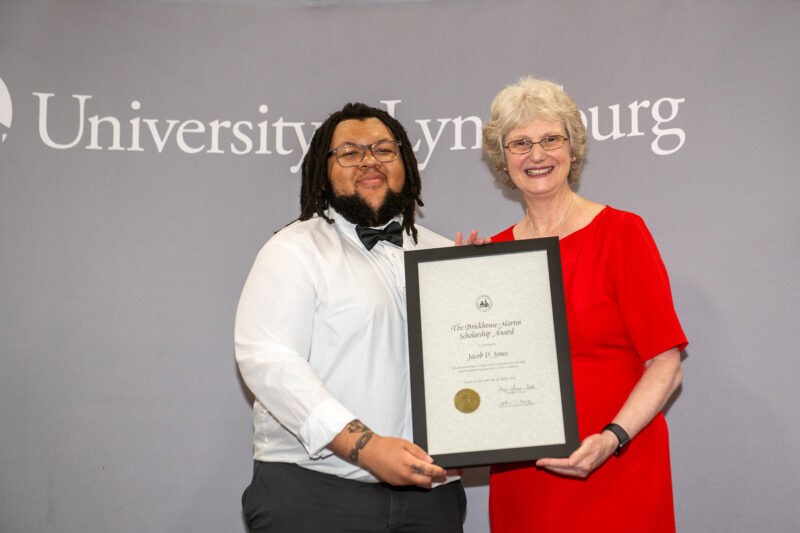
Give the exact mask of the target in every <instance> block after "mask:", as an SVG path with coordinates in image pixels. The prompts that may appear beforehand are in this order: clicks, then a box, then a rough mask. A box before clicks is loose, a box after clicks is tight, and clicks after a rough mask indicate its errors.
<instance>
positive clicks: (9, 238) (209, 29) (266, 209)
mask: <svg viewBox="0 0 800 533" xmlns="http://www.w3.org/2000/svg"><path fill="white" fill-rule="evenodd" d="M798 25H800V3H798V2H797V1H796V0H765V1H762V2H747V1H741V0H735V1H711V0H699V1H693V2H688V1H674V0H673V1H666V0H665V1H656V0H646V1H643V2H637V3H631V2H623V1H608V2H596V3H595V2H580V1H577V0H565V1H561V2H550V3H545V2H523V1H491V2H490V1H479V0H475V1H461V2H456V1H428V2H425V1H404V2H400V1H395V2H377V1H352V2H347V1H340V2H337V1H325V2H322V1H321V2H312V1H308V2H302V1H295V2H292V1H289V0H285V1H275V2H269V1H266V0H239V1H235V0H227V1H225V0H218V1H213V0H208V1H201V0H197V1H189V0H186V1H180V0H174V1H167V0H165V1H155V0H153V1H147V0H128V1H122V0H120V1H116V2H114V1H110V0H107V1H101V0H32V1H21V0H19V1H13V0H0V80H2V82H3V83H2V84H1V85H0V138H1V137H2V134H5V140H4V141H2V142H0V295H2V296H1V297H0V350H1V351H2V372H0V428H2V429H0V431H1V432H2V437H0V531H2V532H3V533H6V532H8V533H30V532H53V533H55V532H57V533H86V532H92V533H101V532H107V531H115V532H120V533H123V532H125V533H134V532H136V533H139V532H142V531H147V532H184V531H204V532H213V533H217V532H225V533H227V532H234V533H236V532H243V531H244V527H243V524H242V519H241V511H240V506H239V495H240V494H241V491H242V489H243V488H244V486H245V485H246V483H247V481H248V479H249V475H250V469H251V451H252V448H251V424H252V421H251V410H250V405H249V402H250V400H251V398H250V396H249V393H248V392H246V389H245V388H244V387H243V386H242V384H241V382H240V380H239V377H238V374H237V369H236V365H235V362H234V359H233V348H232V325H233V316H234V311H235V306H236V303H237V300H238V297H239V292H240V290H241V286H242V284H243V282H244V278H245V276H246V274H247V272H248V270H249V268H250V265H251V263H252V260H253V259H254V257H255V254H256V252H257V250H258V249H259V247H260V246H261V245H262V244H263V243H264V242H265V241H266V240H267V239H268V238H269V236H270V235H271V234H272V232H274V231H275V230H277V229H278V228H280V227H282V226H283V225H284V224H286V223H287V222H289V221H291V220H292V219H293V218H294V217H296V215H297V213H298V192H299V174H298V173H296V172H295V173H293V172H292V167H293V166H295V165H296V164H297V163H298V162H299V161H300V158H301V157H302V153H303V142H307V141H308V139H310V136H311V133H312V131H313V127H314V126H313V124H312V122H319V121H322V120H324V118H325V117H326V116H327V115H328V114H329V113H330V112H332V111H333V110H335V109H338V108H339V107H341V106H342V105H343V104H344V103H345V102H346V101H351V100H361V101H364V102H367V103H369V104H373V105H379V106H386V105H387V104H381V101H399V102H397V103H395V104H388V105H394V106H395V114H396V116H397V117H398V118H399V119H400V120H401V121H402V122H403V123H404V124H405V125H406V126H407V129H408V130H409V134H410V137H411V139H412V141H420V145H419V150H418V157H419V159H420V161H425V163H426V164H425V167H424V170H423V172H422V175H423V180H424V188H423V195H424V200H425V207H424V208H423V209H422V216H421V219H420V221H421V223H422V224H424V225H425V226H427V227H429V228H431V229H434V230H436V231H438V232H440V233H443V234H445V235H448V236H451V237H452V236H453V235H454V234H455V232H456V231H457V230H471V229H473V228H478V229H480V230H481V232H482V233H483V234H485V235H489V234H492V233H494V232H496V231H498V230H501V229H503V228H505V227H507V226H508V225H510V224H511V223H512V222H514V221H516V220H517V219H519V218H520V217H521V215H522V210H521V206H520V203H519V200H518V198H516V197H515V196H514V195H511V194H507V193H504V192H503V191H502V190H501V189H500V188H498V187H497V186H496V185H495V184H494V183H493V180H492V178H491V176H490V174H489V171H488V168H487V166H486V163H485V162H484V161H483V160H482V158H481V152H480V150H479V149H476V148H475V121H476V120H485V119H486V116H487V115H488V108H489V104H490V102H491V99H492V97H493V96H494V94H496V92H497V91H498V90H500V89H501V88H502V87H503V86H505V85H506V84H508V83H512V82H514V81H516V80H517V79H518V78H520V77H521V76H524V75H528V74H533V75H536V76H539V77H544V78H548V79H553V80H555V81H557V82H559V83H562V84H563V85H564V86H565V87H566V89H567V90H568V92H570V94H571V95H572V96H573V97H574V99H575V100H576V102H577V103H578V105H579V107H580V108H581V109H582V110H583V111H584V112H585V113H586V115H587V119H588V121H589V125H590V126H589V129H590V136H591V137H592V138H591V139H590V142H589V160H588V165H587V167H586V169H585V171H584V174H583V183H582V184H581V187H580V193H581V194H582V195H584V196H586V197H588V198H590V199H592V200H595V201H598V202H604V203H608V204H610V205H613V206H615V207H617V208H621V209H626V210H631V211H635V212H637V213H639V214H641V215H642V216H643V217H644V218H645V220H646V222H647V223H648V225H649V227H650V228H651V231H652V232H653V234H654V236H655V238H656V241H657V242H658V244H659V247H660V249H661V252H662V256H663V258H664V261H665V263H666V264H667V268H668V270H669V272H670V276H671V280H672V284H673V291H674V298H675V304H676V307H677V309H678V313H679V316H680V318H681V320H682V323H683V325H684V328H685V330H686V333H687V335H688V336H689V339H690V342H691V345H690V346H689V348H688V351H687V353H686V355H687V357H686V359H685V361H684V376H685V378H684V384H683V386H682V388H681V390H680V392H679V394H678V396H677V399H676V401H675V402H674V403H673V404H672V406H671V407H670V409H669V411H668V414H667V418H668V421H669V424H670V428H671V436H672V462H673V479H674V492H675V502H676V515H677V523H678V529H679V531H684V532H710V531H725V532H730V531H742V532H749V531H775V532H778V531H793V530H797V529H798V528H800V510H799V509H800V508H798V506H797V500H796V494H797V493H798V492H799V491H800V462H798V460H797V457H798V453H799V452H800V429H798V427H797V424H796V423H795V422H796V421H797V419H798V414H800V408H798V405H800V401H799V400H800V398H799V397H798V396H800V395H798V392H797V386H796V380H797V376H799V375H800V361H798V357H797V347H798V343H797V341H796V338H797V333H796V329H797V324H798V319H797V316H798V315H800V298H799V297H798V285H800V284H799V283H798V271H800V224H799V223H798V216H797V209H796V203H797V196H798V193H799V192H800V185H798V180H797V177H798V173H797V170H796V167H797V162H796V161H797V156H796V154H797V148H796V146H795V145H796V140H795V135H794V133H795V131H796V127H795V124H794V119H795V118H796V117H797V116H800V97H798V86H800V67H798V62H797V60H796V57H795V56H796V54H797V52H798V50H800V32H798V31H797V27H798ZM3 86H5V87H6V88H7V89H8V95H10V98H7V97H6V93H5V91H4V90H2V89H3ZM48 95H52V96H48ZM74 95H77V96H74ZM662 99H667V100H662ZM645 100H646V101H648V104H647V105H644V104H643V102H644V101H645ZM660 100H661V101H662V102H661V104H660V106H658V107H657V106H656V105H655V104H656V102H658V101H660ZM81 102H82V105H83V109H82V111H83V114H82V115H81V113H80V111H81V108H80V106H79V103H81ZM670 102H673V103H674V104H675V108H674V111H675V113H671V111H673V109H672V108H671V107H670ZM264 106H265V107H264ZM631 106H632V107H633V108H634V109H635V108H637V106H643V107H641V109H640V110H639V111H638V113H635V114H634V115H635V117H636V119H635V122H636V123H634V121H632V119H631V116H632V114H633V113H632V112H631ZM593 108H594V111H592V109H593ZM654 109H655V111H657V112H654ZM615 110H617V111H618V117H619V122H618V125H617V126H616V127H615V126H614V122H613V116H614V113H615ZM12 111H13V113H12ZM43 111H46V112H47V116H46V119H47V120H46V122H45V121H44V120H43V119H44V118H45V117H43ZM672 115H674V116H672ZM81 117H82V121H81V120H80V119H81ZM108 117H113V118H114V119H116V120H117V121H118V123H119V144H118V145H115V143H114V139H113V135H112V130H113V127H114V126H113V124H111V122H113V121H112V120H111V119H110V118H108ZM473 117H477V118H473ZM668 118H669V119H670V120H666V119H668ZM92 119H93V120H94V124H95V126H96V127H95V132H96V133H97V135H96V138H95V139H92V124H93V122H92ZM169 120H173V121H176V122H175V123H174V124H175V125H174V126H173V127H172V129H171V130H168V127H169V122H168V121H169ZM192 120H196V121H198V122H191V121H192ZM148 121H149V122H148ZM156 121H157V122H156ZM215 121H220V123H222V121H229V123H230V124H231V126H228V127H227V129H226V127H225V126H224V123H223V125H220V126H219V127H218V129H219V134H218V138H219V141H218V144H217V145H214V143H215V142H216V141H215V140H214V138H213V137H214V135H213V134H212V130H213V128H214V126H213V125H212V123H213V122H215ZM265 121H266V124H263V123H264V122H265ZM659 121H660V122H661V124H660V125H659ZM98 122H99V125H98ZM236 122H242V124H239V126H238V128H239V133H240V134H242V136H244V137H247V138H248V139H250V143H251V145H250V146H248V144H247V142H246V141H244V140H242V139H241V138H239V137H236V136H234V135H233V133H232V127H233V124H234V123H236ZM259 123H262V125H261V126H258V124H259ZM148 124H149V125H148ZM247 124H249V126H248V125H247ZM593 124H594V128H595V129H594V130H592V125H593ZM150 125H152V128H153V129H154V130H155V131H156V132H157V134H158V137H159V139H162V138H165V139H166V140H164V144H163V146H162V148H161V150H159V148H158V146H157V144H158V142H160V141H154V139H153V136H152V133H151V131H150V128H151V126H150ZM457 125H458V126H459V127H456V126H457ZM440 127H441V134H440V135H439V137H438V140H437V142H436V143H435V145H434V148H433V149H432V150H431V149H430V148H429V146H430V144H434V143H433V142H432V140H433V139H436V134H437V132H438V131H439V128H440ZM137 128H138V130H139V135H138V138H139V142H138V143H136V142H135V137H136V135H135V132H134V130H135V129H137ZM180 129H182V131H179V130H180ZM198 130H200V131H198ZM298 130H299V131H300V132H301V133H302V137H303V140H302V141H301V140H300V139H299V137H298ZM614 130H616V131H617V135H616V138H613V136H612V137H610V138H604V137H606V136H609V135H610V134H611V133H613V132H614ZM665 130H666V131H668V132H669V133H666V134H664V135H663V136H662V137H660V138H659V135H660V134H659V133H658V132H660V131H665ZM592 131H594V132H595V133H594V134H592V133H591V132H592ZM678 131H680V132H682V137H681V134H680V133H678ZM167 132H169V134H168V135H167ZM457 132H460V134H461V138H460V140H459V139H458V138H457V135H458V134H457ZM631 132H634V133H641V134H640V135H630V134H631ZM264 133H266V141H265V142H264V143H263V146H261V135H263V134H264ZM426 133H428V135H429V136H430V139H431V141H430V142H429V141H426ZM279 137H281V138H280V139H279ZM681 138H682V139H683V141H682V142H680V139H681ZM45 139H47V140H48V141H49V142H46V140H45ZM654 143H655V144H654ZM654 146H655V147H656V148H657V149H656V148H654ZM462 147H463V149H461V148H462ZM131 148H133V149H131ZM675 148H677V149H675ZM195 150H196V153H191V152H192V151H195ZM659 150H660V151H662V152H663V151H666V152H671V153H667V154H664V155H662V154H659V153H657V152H658V151H659ZM235 151H240V152H248V153H244V154H237V153H234V152H235ZM216 152H221V153H216ZM259 152H260V153H259ZM266 152H269V153H266ZM282 152H283V153H282ZM287 152H288V153H287ZM428 156H430V157H428ZM521 282H524V279H521ZM634 445H635V443H634ZM465 477H466V481H467V483H468V485H469V488H468V491H467V493H468V497H469V509H468V515H467V522H466V530H467V531H468V532H487V531H489V524H488V518H487V495H488V487H487V484H486V483H487V482H486V479H487V475H486V471H485V470H483V469H476V470H471V471H468V472H467V474H466V476H465ZM532 505H535V502H532ZM576 511H579V510H576ZM619 519H620V518H619V517H615V518H613V520H619Z"/></svg>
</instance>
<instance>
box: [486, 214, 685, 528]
mask: <svg viewBox="0 0 800 533" xmlns="http://www.w3.org/2000/svg"><path fill="white" fill-rule="evenodd" d="M512 231H513V226H512V227H511V228H508V229H507V230H505V231H503V232H501V233H498V234H497V235H495V236H494V237H492V241H494V242H500V241H509V240H514V236H513V233H512ZM560 246H561V266H562V269H563V275H564V292H565V297H566V304H567V323H568V325H569V344H570V353H571V358H572V372H573V379H574V382H575V402H576V405H577V411H578V430H579V433H580V437H581V440H582V439H583V438H585V437H587V436H589V435H591V434H594V433H599V432H601V431H602V429H603V427H604V426H605V425H606V424H608V423H609V422H611V421H612V420H613V418H614V416H615V415H616V414H617V412H618V411H619V409H620V408H621V407H622V404H623V403H625V400H626V399H627V397H628V394H629V393H630V392H631V390H632V389H633V387H634V385H635V384H636V382H637V381H638V380H639V377H640V376H641V375H642V373H643V372H644V364H643V363H644V361H647V360H648V359H650V358H652V357H654V356H656V355H658V354H660V353H662V352H665V351H667V350H669V349H670V348H674V347H678V348H679V349H681V350H682V349H683V348H684V347H685V346H686V344H687V342H686V337H685V335H684V334H683V330H682V329H681V326H680V324H679V322H678V317H677V316H676V314H675V310H674V307H673V304H672V295H671V292H670V287H669V280H668V278H667V271H666V269H665V268H664V264H663V263H662V261H661V256H660V255H659V253H658V249H657V248H656V245H655V242H654V241H653V238H652V237H651V236H650V232H649V231H648V230H647V227H646V226H645V224H644V222H643V221H642V219H641V218H640V217H639V216H637V215H634V214H632V213H626V212H624V211H619V210H616V209H613V208H611V207H605V208H604V209H603V210H602V211H601V212H600V213H599V214H598V215H597V216H596V217H595V218H594V220H592V222H590V223H589V225H588V226H586V227H584V228H581V229H580V230H578V231H576V232H574V233H572V234H570V235H567V237H565V238H564V239H561V241H560ZM489 494H490V495H489V512H490V517H491V522H492V533H507V532H533V533H540V532H548V531H558V532H567V533H571V532H583V531H587V532H588V531H614V532H627V531H631V532H633V531H636V532H645V531H646V532H648V533H654V532H672V531H675V518H674V512H673V505H672V479H671V475H670V465H669V439H668V435H667V424H666V421H665V420H664V416H663V415H662V414H660V413H659V414H658V416H656V417H655V418H654V419H653V421H652V422H650V424H649V425H648V426H647V427H645V428H644V429H643V430H642V431H641V432H640V433H639V434H638V435H637V436H636V437H635V438H634V439H633V440H632V441H631V443H630V445H629V446H628V449H627V450H626V451H625V452H624V453H623V454H622V455H621V456H620V457H615V456H611V457H610V458H609V459H608V461H606V463H605V464H603V465H602V466H601V467H599V468H598V469H597V470H596V471H594V472H593V473H592V474H591V475H590V476H589V477H588V478H587V479H584V480H579V479H574V478H567V477H562V476H558V475H555V474H552V473H549V472H547V471H544V470H537V469H536V468H534V467H533V465H532V463H524V464H506V465H497V466H495V467H493V468H492V475H491V482H490V493H489Z"/></svg>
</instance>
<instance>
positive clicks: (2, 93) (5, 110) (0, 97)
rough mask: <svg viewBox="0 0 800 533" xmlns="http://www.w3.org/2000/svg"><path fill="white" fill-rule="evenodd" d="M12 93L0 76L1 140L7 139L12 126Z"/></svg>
mask: <svg viewBox="0 0 800 533" xmlns="http://www.w3.org/2000/svg"><path fill="white" fill-rule="evenodd" d="M11 116H12V113H11V93H9V92H8V87H6V84H5V83H3V78H0V142H3V141H5V140H6V137H7V136H8V130H9V128H11Z"/></svg>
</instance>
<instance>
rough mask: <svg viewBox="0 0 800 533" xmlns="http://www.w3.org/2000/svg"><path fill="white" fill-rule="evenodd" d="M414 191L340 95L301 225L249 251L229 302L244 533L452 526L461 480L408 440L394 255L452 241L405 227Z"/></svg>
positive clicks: (319, 138)
mask: <svg viewBox="0 0 800 533" xmlns="http://www.w3.org/2000/svg"><path fill="white" fill-rule="evenodd" d="M420 191H421V185H420V177H419V171H418V169H417V162H416V158H415V157H414V153H413V150H412V149H411V143H410V142H409V140H408V136H407V135H406V132H405V130H404V129H403V127H402V126H401V125H400V123H399V122H397V120H395V119H394V118H392V117H391V116H390V115H389V114H388V113H386V112H385V111H382V110H380V109H376V108H372V107H369V106H366V105H364V104H347V105H346V106H345V107H344V108H343V109H342V110H341V111H338V112H336V113H334V114H332V115H331V116H330V117H329V118H328V120H327V121H325V123H323V124H322V126H320V128H319V129H318V130H317V131H316V133H315V134H314V137H313V138H312V140H311V145H310V147H309V151H308V154H307V155H306V157H305V159H304V160H303V182H302V187H301V191H300V200H301V201H300V203H301V214H300V217H299V220H298V221H295V222H294V223H292V224H290V225H289V226H287V227H286V228H284V229H282V230H281V231H279V232H278V233H276V234H275V235H274V236H273V237H272V238H271V239H270V240H269V242H267V244H266V245H265V246H264V247H263V248H262V250H261V252H259V254H258V257H257V258H256V261H255V264H254V265H253V268H252V270H251V272H250V275H249V276H248V279H247V282H246V283H245V286H244V290H243V291H242V296H241V300H240V302H239V308H238V310H237V313H236V328H235V340H236V358H237V361H238V363H239V368H240V370H241V373H242V376H243V378H244V380H245V382H246V383H247V386H248V387H249V388H250V390H251V391H252V392H253V394H254V395H255V397H256V401H255V404H254V406H253V410H254V418H255V436H254V448H255V449H254V455H255V466H254V474H253V480H252V483H251V485H250V486H249V487H248V488H247V490H245V493H244V495H243V496H242V503H243V507H244V514H245V518H246V520H247V523H248V526H249V527H250V531H251V533H257V532H262V531H287V532H290V531H291V532H302V531H313V532H326V531H347V532H351V531H398V532H399V531H409V532H411V531H426V532H427V531H429V532H436V533H447V532H460V531H462V527H461V518H462V516H463V513H464V506H465V497H464V490H463V487H462V486H461V483H460V482H459V481H451V482H450V483H442V484H439V483H441V482H444V481H446V477H445V471H444V469H442V468H441V467H439V466H436V465H434V464H433V461H432V459H431V458H430V456H428V454H427V453H426V452H425V451H424V450H422V449H421V448H419V447H418V446H416V445H415V444H413V443H412V442H410V439H411V437H412V430H411V427H412V426H411V412H410V390H409V370H408V345H407V342H408V341H407V334H406V331H407V327H406V302H405V273H404V269H403V251H404V250H414V249H421V248H430V247H437V246H449V245H451V244H452V243H451V242H450V241H449V240H447V239H445V238H444V237H441V236H439V235H437V234H435V233H433V232H431V231H429V230H427V229H425V228H423V227H421V226H416V225H415V224H414V212H415V210H416V207H417V205H422V201H421V199H420ZM459 240H460V239H459ZM432 485H434V486H435V488H430V487H431V486H432Z"/></svg>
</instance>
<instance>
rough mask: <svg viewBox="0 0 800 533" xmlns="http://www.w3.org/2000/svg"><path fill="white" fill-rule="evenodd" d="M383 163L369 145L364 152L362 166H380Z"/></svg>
mask: <svg viewBox="0 0 800 533" xmlns="http://www.w3.org/2000/svg"><path fill="white" fill-rule="evenodd" d="M381 164H383V163H381V162H380V161H378V160H377V159H376V158H375V154H373V153H372V148H370V147H369V146H368V147H367V148H366V151H365V152H364V159H362V160H361V166H362V167H374V166H378V165H381Z"/></svg>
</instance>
